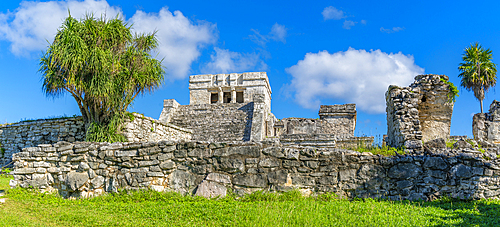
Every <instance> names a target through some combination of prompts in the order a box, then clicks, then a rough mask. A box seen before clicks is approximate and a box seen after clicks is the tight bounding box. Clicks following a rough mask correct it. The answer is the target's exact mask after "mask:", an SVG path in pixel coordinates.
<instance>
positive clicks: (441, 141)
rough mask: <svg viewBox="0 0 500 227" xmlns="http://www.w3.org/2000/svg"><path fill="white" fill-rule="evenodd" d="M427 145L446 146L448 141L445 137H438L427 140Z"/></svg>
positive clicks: (433, 146)
mask: <svg viewBox="0 0 500 227" xmlns="http://www.w3.org/2000/svg"><path fill="white" fill-rule="evenodd" d="M425 145H426V146H427V147H432V148H446V141H445V140H444V138H437V139H434V140H430V141H427V142H425Z"/></svg>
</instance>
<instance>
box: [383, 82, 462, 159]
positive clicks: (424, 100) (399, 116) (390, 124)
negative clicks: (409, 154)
mask: <svg viewBox="0 0 500 227" xmlns="http://www.w3.org/2000/svg"><path fill="white" fill-rule="evenodd" d="M448 80H449V78H448V77H447V76H445V75H433V74H428V75H418V76H416V77H415V82H413V83H412V84H411V85H410V86H409V87H398V86H394V85H391V86H389V89H388V91H387V92H386V94H385V96H386V103H387V109H386V111H387V139H386V143H387V145H389V146H391V147H403V146H404V147H405V148H407V149H408V150H410V151H413V152H417V153H419V152H420V151H422V149H423V146H422V142H427V141H431V140H435V139H439V138H442V139H445V140H446V139H448V137H449V136H450V125H451V116H452V113H453V105H454V103H453V102H450V97H449V96H450V87H449V85H448V84H447V83H445V81H446V82H447V81H448Z"/></svg>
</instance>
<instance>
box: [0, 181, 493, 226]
mask: <svg viewBox="0 0 500 227" xmlns="http://www.w3.org/2000/svg"><path fill="white" fill-rule="evenodd" d="M9 179H10V178H5V177H0V189H3V190H7V193H6V194H7V198H8V199H7V201H6V203H4V204H0V225H1V226H498V225H500V219H499V218H498V214H499V213H500V201H498V200H479V201H469V202H463V201H454V200H451V199H446V198H445V199H442V200H439V201H434V202H409V201H399V202H398V201H385V200H375V199H354V200H346V199H340V198H338V197H337V196H336V195H335V194H324V195H319V196H317V197H302V196H301V195H300V193H299V192H298V191H290V192H286V193H282V194H280V193H264V192H256V193H253V194H250V195H247V196H245V197H241V198H237V197H234V196H227V197H225V198H219V199H210V200H209V199H205V198H202V197H192V196H182V195H179V194H176V193H171V192H170V193H160V192H155V191H135V192H127V191H122V192H120V193H117V194H111V195H107V196H100V197H96V198H92V199H77V200H68V199H62V198H61V197H59V196H58V195H54V194H43V193H39V192H36V191H29V190H26V189H8V182H9Z"/></svg>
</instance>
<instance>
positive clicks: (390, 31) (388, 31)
mask: <svg viewBox="0 0 500 227" xmlns="http://www.w3.org/2000/svg"><path fill="white" fill-rule="evenodd" d="M403 30H405V28H402V27H393V28H392V29H390V28H384V27H380V31H381V32H385V33H394V32H399V31H403Z"/></svg>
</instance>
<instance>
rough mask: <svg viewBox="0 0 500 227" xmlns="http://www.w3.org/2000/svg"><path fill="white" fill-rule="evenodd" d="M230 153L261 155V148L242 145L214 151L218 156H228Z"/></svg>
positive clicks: (256, 156)
mask: <svg viewBox="0 0 500 227" xmlns="http://www.w3.org/2000/svg"><path fill="white" fill-rule="evenodd" d="M230 155H245V156H249V157H254V158H258V157H260V149H259V148H258V147H257V146H241V147H229V148H222V149H217V150H215V151H214V156H216V157H227V156H230Z"/></svg>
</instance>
